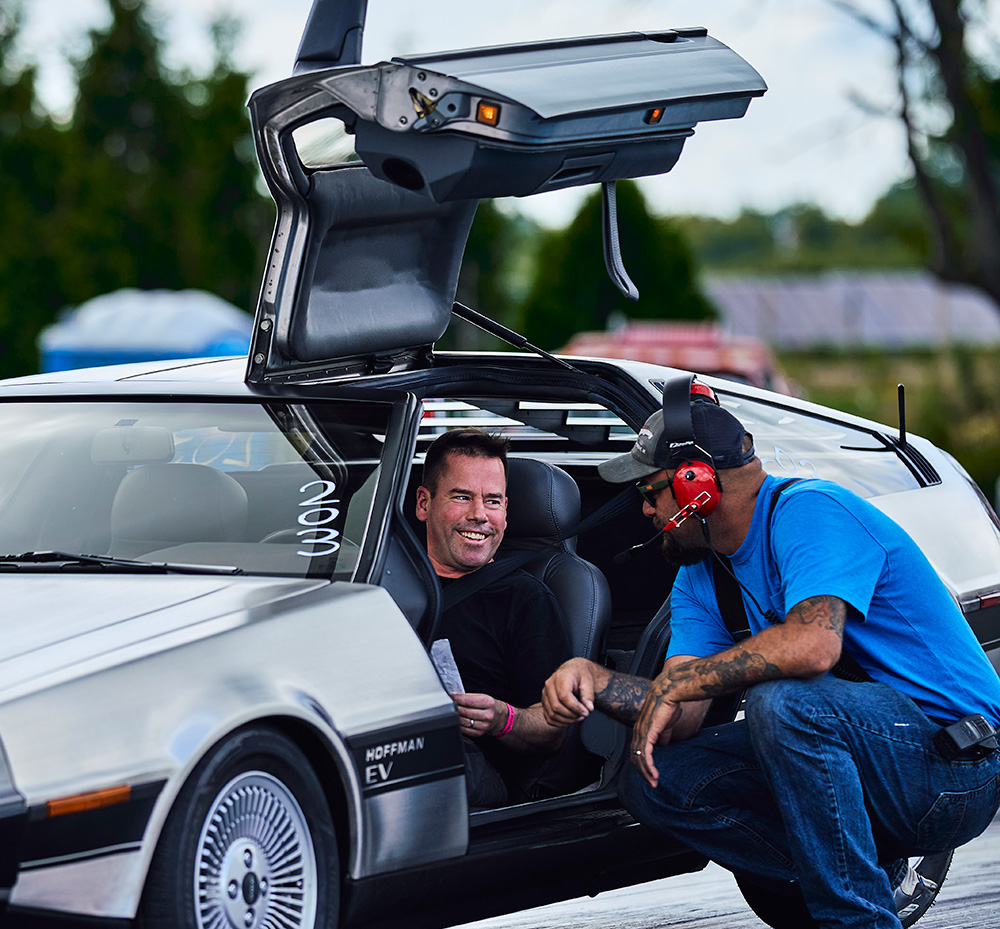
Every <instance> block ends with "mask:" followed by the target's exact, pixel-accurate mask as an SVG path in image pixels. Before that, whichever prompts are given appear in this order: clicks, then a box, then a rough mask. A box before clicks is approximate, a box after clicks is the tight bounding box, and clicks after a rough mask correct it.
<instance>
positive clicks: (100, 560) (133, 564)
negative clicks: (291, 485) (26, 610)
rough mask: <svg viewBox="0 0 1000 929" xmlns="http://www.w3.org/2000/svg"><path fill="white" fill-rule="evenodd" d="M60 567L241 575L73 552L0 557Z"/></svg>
mask: <svg viewBox="0 0 1000 929" xmlns="http://www.w3.org/2000/svg"><path fill="white" fill-rule="evenodd" d="M56 562H59V563H61V564H71V565H100V566H102V567H120V568H128V569H129V570H133V571H134V570H136V569H138V570H142V571H148V572H150V573H151V574H242V573H243V569H242V568H238V567H236V566H235V565H212V564H210V565H204V564H179V563H176V562H172V561H137V560H134V559H132V558H113V557H112V556H111V555H85V554H76V553H74V552H59V551H38V552H23V553H22V554H20V555H0V565H4V564H50V563H52V564H54V563H56Z"/></svg>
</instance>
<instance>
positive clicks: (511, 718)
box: [493, 703, 514, 739]
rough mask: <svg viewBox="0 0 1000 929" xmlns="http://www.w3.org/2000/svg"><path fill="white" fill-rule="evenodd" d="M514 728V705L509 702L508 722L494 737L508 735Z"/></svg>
mask: <svg viewBox="0 0 1000 929" xmlns="http://www.w3.org/2000/svg"><path fill="white" fill-rule="evenodd" d="M513 728H514V707H512V706H511V705H510V704H509V703H508V704H507V722H506V723H505V724H504V727H503V729H501V730H500V731H499V732H498V733H497V734H496V735H495V736H493V738H495V739H499V738H500V737H501V736H504V735H507V733H508V732H510V730H511V729H513Z"/></svg>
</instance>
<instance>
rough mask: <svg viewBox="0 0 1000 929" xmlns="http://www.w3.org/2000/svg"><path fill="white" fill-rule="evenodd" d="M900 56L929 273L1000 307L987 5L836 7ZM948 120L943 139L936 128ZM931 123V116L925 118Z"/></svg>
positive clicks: (996, 132)
mask: <svg viewBox="0 0 1000 929" xmlns="http://www.w3.org/2000/svg"><path fill="white" fill-rule="evenodd" d="M830 2H832V3H834V4H835V5H836V6H838V7H840V8H841V9H844V10H846V11H847V12H848V13H849V14H850V15H852V16H853V17H855V18H856V19H857V20H858V21H860V22H861V23H863V24H864V25H866V26H867V27H868V28H869V29H871V30H872V31H873V32H875V33H877V34H879V35H881V36H882V37H883V38H884V39H885V40H886V41H887V42H888V43H889V44H890V45H891V47H892V48H893V49H894V52H895V66H896V77H897V89H898V102H897V103H896V104H895V105H894V107H893V108H892V115H893V116H895V117H896V118H898V119H899V120H900V121H901V122H902V124H903V127H904V129H905V132H906V146H907V154H908V156H909V160H910V165H911V167H912V169H913V184H914V190H915V191H916V193H917V195H918V196H919V198H920V203H921V205H922V208H923V212H924V216H925V220H926V238H925V246H926V247H925V253H926V262H927V266H928V268H929V269H930V270H931V271H932V272H933V273H935V274H937V275H938V276H939V277H940V278H942V279H943V280H946V281H956V282H962V283H967V284H971V285H972V286H974V287H977V288H979V289H980V290H981V291H983V292H984V293H986V294H987V295H988V296H990V297H991V298H992V299H993V300H994V302H996V303H997V304H998V306H1000V183H998V180H997V178H998V176H1000V164H998V154H1000V118H998V117H997V111H996V103H997V100H998V98H1000V82H998V80H997V78H996V76H995V75H996V70H995V67H994V63H992V62H988V61H985V60H984V59H983V58H982V57H981V56H980V55H977V53H976V52H975V51H973V49H974V48H976V47H977V46H978V47H979V48H980V49H982V48H984V47H985V48H987V49H988V51H987V54H994V56H995V47H994V46H993V42H992V40H991V39H988V38H987V41H985V42H984V41H982V39H983V36H982V34H981V30H980V29H978V28H977V24H980V23H984V22H987V21H988V19H989V16H988V10H987V4H986V3H985V0H915V2H903V0H885V3H884V5H883V7H882V9H881V10H879V9H878V8H877V7H872V5H871V4H867V3H866V4H864V5H862V4H860V3H858V2H856V0H830ZM942 112H943V113H945V114H946V116H949V117H950V125H949V127H948V129H947V131H946V132H944V133H939V132H938V131H936V129H930V128H929V126H932V125H935V124H936V123H937V122H938V121H939V119H940V115H941V114H942ZM928 115H930V118H928Z"/></svg>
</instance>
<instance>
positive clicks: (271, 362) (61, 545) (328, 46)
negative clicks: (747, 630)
mask: <svg viewBox="0 0 1000 929" xmlns="http://www.w3.org/2000/svg"><path fill="white" fill-rule="evenodd" d="M363 21H364V3H363V2H361V3H355V4H354V5H353V6H352V5H351V4H335V3H327V2H325V0H316V3H315V6H314V8H313V11H312V13H311V15H310V19H309V22H308V24H307V28H306V30H305V33H304V35H303V39H302V45H301V47H300V52H299V62H298V66H297V71H298V73H296V74H295V75H294V76H293V77H291V78H289V79H288V80H286V81H283V82H280V83H278V84H275V85H272V86H269V87H265V88H264V89H262V90H259V91H258V92H256V93H255V94H254V95H253V97H252V99H251V101H250V108H251V112H252V117H253V124H254V130H255V134H256V141H257V146H258V155H259V159H260V164H261V168H262V171H263V174H264V177H265V179H266V182H267V184H268V186H269V188H270V191H271V193H272V195H273V196H274V199H275V201H276V203H277V206H278V217H277V224H276V228H275V231H274V234H273V238H272V242H271V250H270V257H269V260H268V262H267V268H266V270H265V274H264V280H263V284H262V288H261V293H260V299H259V303H258V306H257V310H256V318H255V324H254V337H253V342H252V345H251V349H250V353H249V357H248V358H230V359H213V360H205V361H183V362H177V363H174V364H169V363H156V364H138V365H129V366H122V367H116V368H110V369H100V370H99V369H93V370H87V371H77V372H70V373H64V374H60V375H39V376H36V377H30V378H22V379H18V380H12V381H7V382H4V383H3V384H2V385H0V434H2V435H3V437H4V441H3V446H2V449H0V553H3V554H2V555H0V597H2V601H3V604H4V607H3V611H2V615H0V910H5V915H4V916H0V923H3V924H4V925H20V924H29V925H30V924H31V921H32V920H37V919H39V918H40V917H44V918H46V919H50V918H56V917H58V918H62V917H72V918H76V919H83V920H86V921H91V922H96V923H101V922H108V923H110V924H118V925H121V924H123V923H130V922H135V923H137V924H138V925H141V926H163V927H171V929H174V927H199V929H210V927H211V929H223V927H242V929H257V927H286V929H298V927H302V929H311V927H334V926H343V927H352V926H372V927H374V926H398V925H406V926H407V927H410V929H414V927H435V926H446V925H453V924H455V923H458V922H464V921H468V920H472V919H477V918H482V917H486V916H490V915H494V914H500V913H505V912H510V911H513V910H516V909H520V908H524V907H529V906H534V905H538V904H543V903H548V902H552V901H556V900H561V899H566V898H569V897H574V896H580V895H585V894H595V893H598V892H600V891H603V890H607V889H610V888H615V887H621V886H625V885H630V884H635V883H639V882H643V881H648V880H653V879H657V878H661V877H666V876H669V875H673V874H678V873H682V872H688V871H692V870H696V869H698V868H701V867H703V866H704V865H705V863H706V862H705V860H704V858H702V857H701V856H699V855H697V854H695V853H694V852H692V851H691V850H690V849H687V848H685V847H683V846H680V845H677V844H674V843H671V842H669V841H666V840H664V839H663V838H662V837H660V836H657V835H654V834H653V833H651V832H650V831H649V830H647V829H645V828H644V827H643V826H641V825H640V824H638V823H636V822H635V821H633V820H632V818H631V817H630V816H629V815H628V814H627V813H626V812H625V811H624V810H623V809H622V808H621V806H620V805H619V803H618V800H617V797H616V791H615V782H616V777H617V774H618V772H619V771H620V769H621V768H622V765H623V764H627V758H626V742H627V733H626V731H625V729H624V728H623V727H622V726H620V725H617V724H612V723H610V722H609V721H607V720H604V719H601V718H598V717H597V716H594V717H591V718H590V719H588V720H587V722H586V723H585V724H584V725H583V726H582V727H581V729H580V731H579V733H577V737H578V742H577V743H575V744H578V747H579V749H580V752H579V756H578V758H579V774H580V786H579V788H578V789H576V790H574V791H573V792H571V793H565V794H561V795H555V796H549V797H545V798H544V799H539V800H533V801H531V802H525V803H521V804H517V805H514V806H509V807H505V808H500V809H490V810H470V808H469V806H468V804H467V800H466V789H465V776H464V767H463V758H462V748H461V736H460V733H459V719H458V715H457V712H456V710H455V708H454V704H453V702H452V701H451V699H450V698H449V696H448V693H447V692H446V690H445V688H444V686H443V685H442V682H441V679H440V677H439V675H438V673H437V672H436V670H435V666H434V664H433V663H432V660H431V658H430V656H429V647H430V644H431V643H432V642H433V641H434V639H435V628H436V626H437V624H438V620H439V617H440V613H441V607H442V602H443V598H442V591H441V588H440V586H439V584H438V581H437V579H436V577H435V575H434V572H433V571H432V569H431V566H430V563H429V562H428V559H427V556H426V553H425V548H424V543H423V540H422V539H421V537H420V534H419V525H418V524H417V523H416V522H415V520H414V514H413V510H414V495H413V493H414V487H415V486H416V484H417V483H418V481H419V470H420V463H421V460H422V457H423V453H424V451H425V449H426V447H427V445H428V444H429V443H430V442H431V441H432V440H433V439H434V437H435V436H436V435H438V434H439V433H441V432H442V431H443V430H445V429H448V428H451V427H454V426H460V425H461V426H464V425H482V426H486V427H487V428H489V429H491V430H494V431H499V432H503V433H505V434H506V435H508V436H509V437H510V439H511V443H512V450H513V452H512V454H513V458H512V464H511V481H510V489H509V496H510V509H509V514H508V522H509V526H508V530H507V537H506V540H505V542H504V545H503V547H502V549H501V554H502V555H504V556H505V557H508V558H516V559H517V563H518V564H519V565H522V566H523V567H525V568H526V569H527V570H529V571H532V572H534V573H536V574H538V576H540V577H542V578H543V579H544V580H545V581H546V582H547V583H548V584H549V586H550V587H551V588H552V589H553V591H554V592H555V594H556V596H557V597H558V598H559V599H560V601H561V602H562V605H563V609H564V612H565V614H566V616H567V619H568V621H569V623H570V626H571V630H570V634H571V640H572V643H573V647H574V650H575V651H576V652H577V654H580V655H585V656H588V657H590V658H593V659H595V660H598V661H602V662H606V663H607V664H609V665H611V666H614V667H616V668H619V669H624V670H631V671H632V672H633V673H638V674H646V675H652V674H654V673H655V672H656V670H657V669H658V666H659V665H660V663H661V662H662V660H663V654H664V649H665V643H666V639H667V637H668V635H669V607H668V606H666V605H665V601H666V599H667V597H668V594H669V590H670V580H671V578H670V576H669V574H668V573H667V571H666V568H665V565H664V564H663V562H662V561H661V560H660V559H659V558H658V557H657V556H656V555H648V556H642V557H638V558H635V559H631V560H625V561H624V562H623V561H622V559H618V558H616V557H615V556H616V555H617V554H618V553H620V552H622V551H623V550H626V549H628V548H629V547H630V546H633V545H634V544H635V543H636V542H641V541H643V540H644V539H645V538H646V537H647V536H648V534H649V531H650V530H649V524H648V522H647V521H646V520H644V519H643V517H642V515H641V507H640V501H639V498H638V496H637V495H636V494H635V492H634V491H632V490H629V491H626V495H625V496H624V497H623V496H621V494H620V488H619V487H617V486H612V485H608V484H606V483H604V482H602V481H601V480H600V479H599V477H598V475H597V472H596V466H597V464H598V463H599V462H600V461H603V460H604V459H606V458H607V457H609V456H611V455H613V454H617V453H620V452H621V451H623V450H627V449H628V448H629V447H630V445H631V443H632V442H633V440H634V437H635V433H636V430H637V428H638V427H639V426H640V425H641V424H642V423H643V422H644V420H645V419H646V418H647V416H648V415H649V414H650V413H651V412H652V411H653V410H655V409H656V408H657V407H658V406H659V404H660V403H661V391H662V387H663V384H664V383H665V382H666V381H667V380H669V379H670V378H672V377H676V376H677V375H678V374H679V372H677V371H674V370H671V369H666V368H661V367H657V366H653V365H646V364H639V363H633V362H629V361H622V360H601V359H592V358H575V357H574V358H572V359H569V358H555V357H552V356H550V355H546V354H545V353H543V352H536V351H532V350H530V349H532V348H533V347H532V346H529V345H527V343H526V342H525V341H524V339H523V338H520V337H518V336H517V335H516V334H515V333H510V332H505V331H504V330H502V327H498V326H496V325H495V324H493V323H491V321H489V320H487V319H484V318H482V317H480V316H479V315H478V314H476V313H475V311H473V310H470V309H467V308H465V307H461V306H457V305H455V303H454V300H455V290H456V281H457V277H458V272H459V267H460V264H461V259H462V254H463V249H464V243H465V238H466V234H467V232H468V229H469V225H470V223H471V221H472V217H473V214H474V212H475V208H476V204H477V202H478V201H479V200H480V199H484V198H488V197H495V196H507V195H528V194H531V193H534V192H536V191H543V190H551V189H556V188H560V187H567V186H572V185H579V184H590V183H600V184H604V185H605V187H604V190H605V206H606V211H607V213H606V218H607V220H608V222H607V224H606V225H607V228H608V241H607V248H606V252H607V256H606V257H607V262H608V266H609V271H610V272H611V273H612V275H613V276H614V277H615V278H616V280H617V281H618V283H619V284H620V286H622V288H623V289H629V287H630V282H629V281H628V278H627V274H626V273H625V271H624V265H623V263H622V261H621V256H619V255H618V254H617V248H616V241H617V238H616V235H615V226H614V223H615V217H614V196H613V194H614V190H613V184H614V181H615V180H617V179H618V178H626V177H635V176H641V175H651V174H658V173H663V172H666V171H668V170H669V169H670V168H671V167H672V166H673V164H674V162H675V161H676V159H677V157H678V155H679V154H680V151H681V148H682V146H683V145H684V144H685V142H686V140H687V139H688V137H689V136H691V135H692V133H693V131H694V127H695V126H696V124H697V123H699V122H702V121H705V120H712V119H728V118H737V117H740V116H742V115H743V113H744V112H745V111H746V110H747V107H748V105H749V104H750V102H751V101H752V99H753V98H754V97H757V96H759V95H761V94H762V93H763V92H764V90H765V85H764V83H763V81H762V80H761V78H760V76H759V75H758V74H757V73H756V72H755V71H754V70H753V69H752V68H751V67H750V66H749V65H748V64H747V63H746V62H745V61H744V60H743V59H742V58H741V57H739V56H738V55H737V54H735V53H734V52H732V51H731V50H729V49H728V48H727V47H725V46H724V45H722V44H721V43H720V42H718V41H716V40H715V39H714V38H712V37H710V36H709V35H708V34H707V32H706V31H705V30H704V29H700V28H694V29H677V30H664V31H658V32H648V33H629V34H624V35H607V36H598V37H589V38H582V39H571V40H558V41H552V42H541V43H532V44H525V45H513V46H504V47H496V48H484V49H473V50H465V51H459V52H450V53H445V54H436V55H427V56H413V57H407V58H400V59H394V60H393V61H390V62H382V63H379V64H376V65H371V66H363V65H360V64H359V63H358V62H359V61H360V35H361V27H362V25H363ZM345 140H346V142H347V143H348V144H346V145H345ZM351 141H353V148H352V147H351V146H350V144H349V143H350V142H351ZM692 144H696V143H692ZM345 150H349V151H350V150H353V152H354V154H352V155H348V156H346V157H345V154H344V152H345ZM626 257H627V256H626ZM453 316H458V317H461V318H464V319H466V320H472V321H474V322H476V323H477V324H478V325H481V326H484V327H486V328H488V329H490V330H491V331H493V332H495V333H500V334H502V335H504V336H505V337H507V338H509V339H510V340H511V341H512V342H514V343H515V344H516V345H517V346H518V347H519V348H522V349H528V350H525V351H518V352H508V353H501V352H497V353H492V354H490V353H447V352H436V351H435V350H434V343H435V341H436V340H437V339H439V338H440V336H441V335H442V334H443V332H444V331H445V329H446V327H447V326H448V324H449V321H450V319H451V318H452V317H453ZM704 380H705V381H706V382H707V383H709V384H710V386H712V387H713V388H714V389H715V390H716V392H717V394H718V396H719V398H720V401H721V402H722V403H723V404H724V405H725V406H726V407H727V408H729V409H730V410H732V412H733V413H734V414H736V415H737V416H738V417H739V418H740V419H741V420H742V421H743V422H744V423H745V424H746V426H747V427H748V429H750V431H752V432H753V434H754V436H755V439H756V444H757V448H758V453H759V454H760V455H761V457H762V458H763V460H764V463H765V468H766V469H767V470H768V471H769V472H771V473H775V474H779V475H789V476H806V477H811V476H820V477H823V478H828V479H831V480H834V481H838V482H840V483H842V484H844V485H845V486H847V487H850V488H851V489H852V490H855V491H857V492H858V493H859V494H861V495H862V496H864V497H866V498H868V499H870V500H871V501H872V502H873V503H874V504H875V505H876V506H878V507H879V508H880V509H882V510H884V511H885V512H886V513H888V514H889V515H890V516H892V517H893V518H894V519H895V520H897V521H898V522H899V523H900V524H901V525H902V526H903V527H904V528H906V529H907V530H908V531H909V532H910V533H911V534H912V535H913V537H914V538H915V539H916V540H917V541H918V542H919V544H920V545H921V547H922V548H923V550H924V551H925V552H926V554H927V555H928V557H929V558H930V559H931V561H932V563H933V564H934V565H935V567H936V568H937V570H938V571H939V572H940V574H941V576H942V578H943V579H944V581H945V582H946V584H947V585H948V587H949V589H950V590H951V591H952V593H953V594H954V597H955V599H956V601H957V602H958V603H959V604H960V605H961V608H962V610H963V611H964V613H965V615H966V617H967V619H968V621H969V623H970V624H971V626H972V628H973V629H974V630H975V632H976V634H977V635H978V637H979V639H980V641H981V642H982V644H983V647H984V648H985V649H987V651H988V652H989V653H990V655H991V657H992V658H993V661H994V664H995V665H997V664H1000V657H998V656H1000V650H998V646H1000V523H998V521H997V517H996V516H995V514H994V513H993V511H992V510H991V508H990V507H989V504H988V503H987V502H986V501H985V500H984V499H983V497H982V495H981V494H980V493H979V492H978V491H977V489H976V487H975V486H974V484H973V483H972V481H971V480H970V479H969V478H968V476H967V475H966V473H965V472H964V471H963V470H962V468H961V467H960V466H959V465H958V464H957V463H956V462H955V460H954V459H952V458H951V457H950V456H949V455H948V454H946V453H945V452H943V451H941V450H940V449H938V448H936V447H934V446H933V445H932V444H930V443H929V442H927V441H924V440H922V439H920V438H918V437H917V436H914V435H908V434H906V432H905V429H903V428H901V426H893V427H887V426H882V425H879V424H876V423H872V422H867V421H864V420H861V419H858V418H855V417H852V416H846V415H843V414H840V413H838V412H836V411H833V410H830V409H825V408H822V407H819V406H816V405H812V404H810V403H808V402H805V401H803V400H798V399H794V398H790V397H787V396H783V395H779V394H774V393H769V392H767V391H764V390H759V389H755V388H753V387H749V386H745V385H740V384H736V383H730V382H726V381H724V380H720V379H717V378H711V377H707V376H706V377H705V378H704ZM730 712H732V710H730ZM751 902H752V901H751ZM752 905H753V902H752ZM918 915H919V914H918ZM767 918H769V919H773V917H767ZM912 918H915V917H912ZM911 921H912V919H911ZM774 924H776V925H777V924H778V923H777V922H776V923H774Z"/></svg>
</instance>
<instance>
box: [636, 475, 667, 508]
mask: <svg viewBox="0 0 1000 929" xmlns="http://www.w3.org/2000/svg"><path fill="white" fill-rule="evenodd" d="M673 482H674V479H673V478H672V477H665V478H663V479H662V480H659V481H653V482H652V483H651V484H647V483H645V482H643V481H636V484H635V489H636V490H638V491H639V494H640V495H641V496H642V499H643V500H645V501H646V502H647V503H648V504H649V505H650V506H651V507H655V506H656V497H657V495H658V494H659V493H660V491H661V490H663V488H664V487H669V486H670V485H671V484H673Z"/></svg>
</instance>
